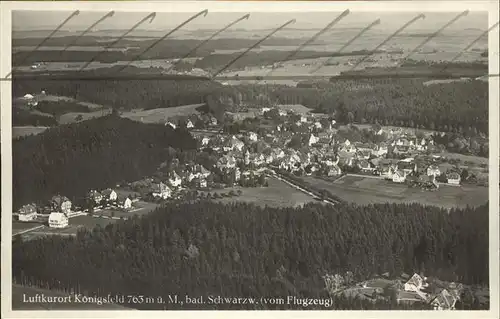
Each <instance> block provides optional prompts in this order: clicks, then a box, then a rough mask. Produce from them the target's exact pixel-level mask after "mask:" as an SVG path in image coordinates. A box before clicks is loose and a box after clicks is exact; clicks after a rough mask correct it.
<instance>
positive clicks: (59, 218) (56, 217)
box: [49, 212, 69, 228]
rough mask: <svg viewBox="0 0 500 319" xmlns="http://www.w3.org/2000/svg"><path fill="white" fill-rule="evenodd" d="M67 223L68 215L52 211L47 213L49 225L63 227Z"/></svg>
mask: <svg viewBox="0 0 500 319" xmlns="http://www.w3.org/2000/svg"><path fill="white" fill-rule="evenodd" d="M68 223H69V220H68V217H67V216H66V215H65V214H63V213H59V212H53V213H50V215H49V227H52V228H64V227H67V226H68Z"/></svg>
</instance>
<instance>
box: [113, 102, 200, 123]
mask: <svg viewBox="0 0 500 319" xmlns="http://www.w3.org/2000/svg"><path fill="white" fill-rule="evenodd" d="M202 105H203V104H190V105H182V106H175V107H168V108H158V109H151V110H132V111H129V112H124V113H122V115H121V116H122V117H125V118H128V119H131V120H134V121H138V122H143V123H165V122H166V121H167V120H168V119H170V118H173V117H178V116H189V115H192V114H196V113H198V111H197V108H199V107H200V106H202Z"/></svg>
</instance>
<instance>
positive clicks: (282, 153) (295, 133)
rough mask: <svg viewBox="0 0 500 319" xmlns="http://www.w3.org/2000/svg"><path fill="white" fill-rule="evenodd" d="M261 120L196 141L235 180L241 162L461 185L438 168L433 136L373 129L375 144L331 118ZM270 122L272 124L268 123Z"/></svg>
mask: <svg viewBox="0 0 500 319" xmlns="http://www.w3.org/2000/svg"><path fill="white" fill-rule="evenodd" d="M257 119H260V120H262V121H263V122H264V121H265V122H266V125H262V127H258V129H255V131H252V130H245V129H243V130H240V132H239V133H237V134H229V136H224V135H222V134H217V135H216V136H213V135H211V134H206V135H200V136H199V137H198V139H199V143H200V145H201V147H202V148H210V149H212V150H214V151H216V152H217V153H218V154H219V155H220V156H221V157H220V160H219V163H218V166H219V167H220V168H221V169H223V170H225V171H227V172H233V173H234V175H235V177H236V179H238V178H239V176H240V175H241V172H239V169H238V163H239V162H242V161H243V162H244V163H245V164H246V165H247V166H249V167H251V168H252V169H253V170H254V171H255V170H256V171H259V170H260V171H265V168H266V167H267V168H272V169H279V170H283V171H287V172H290V173H293V174H296V175H316V176H323V177H338V176H341V175H342V174H345V173H357V174H365V175H376V176H380V178H384V179H387V180H391V181H392V182H394V183H407V184H409V185H412V186H419V187H422V188H424V189H437V188H439V184H440V183H448V184H452V185H460V183H461V172H460V170H459V169H456V168H448V169H446V171H441V169H440V168H439V162H438V160H437V158H438V157H437V156H433V155H432V153H433V151H434V150H436V149H437V148H436V147H435V145H434V141H433V139H432V137H430V136H420V137H417V136H416V134H415V133H410V132H406V131H404V130H402V129H389V130H384V129H382V128H381V127H377V126H373V127H372V128H371V129H369V130H368V133H369V135H370V137H372V139H373V140H372V141H366V139H365V140H364V141H361V139H360V138H359V134H351V135H353V138H349V136H348V135H350V133H349V130H350V128H347V129H343V130H339V129H338V127H337V125H336V121H335V120H334V119H332V118H328V117H327V116H324V115H318V114H297V113H294V112H292V111H288V112H287V111H284V110H282V109H279V108H270V107H266V108H263V109H262V113H261V115H260V116H258V117H257ZM269 120H271V123H273V125H268V124H269ZM263 127H264V128H263ZM352 130H354V129H352ZM356 135H358V136H356Z"/></svg>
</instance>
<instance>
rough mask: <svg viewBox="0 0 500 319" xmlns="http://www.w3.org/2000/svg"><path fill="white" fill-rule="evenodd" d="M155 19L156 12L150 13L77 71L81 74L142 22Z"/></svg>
mask: <svg viewBox="0 0 500 319" xmlns="http://www.w3.org/2000/svg"><path fill="white" fill-rule="evenodd" d="M155 17H156V12H151V13H150V14H148V15H147V16H146V17H144V18H142V19H141V20H140V21H139V22H137V23H136V24H134V25H133V26H132V27H131V28H130V29H128V30H127V31H126V32H125V33H124V34H122V35H121V36H120V37H119V38H118V39H116V40H115V41H113V42H111V43H110V44H108V45H107V46H106V47H105V48H104V50H102V51H99V52H98V53H97V54H96V55H95V56H94V57H92V59H90V60H89V61H87V63H85V64H84V65H83V66H82V67H81V68H80V69H79V70H78V72H81V71H83V69H85V68H86V67H88V66H89V65H90V64H91V63H92V62H94V61H95V60H96V59H97V58H98V57H99V56H100V55H101V54H103V53H104V52H107V51H108V50H109V49H110V48H112V47H113V46H114V45H115V44H117V43H118V42H119V41H121V40H122V39H123V38H125V37H126V36H127V35H129V34H130V33H131V32H132V31H134V30H135V29H136V28H137V27H139V26H140V25H141V24H143V23H144V22H146V21H147V20H149V23H151V22H153V20H154V18H155Z"/></svg>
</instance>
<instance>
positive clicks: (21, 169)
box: [12, 114, 196, 208]
mask: <svg viewBox="0 0 500 319" xmlns="http://www.w3.org/2000/svg"><path fill="white" fill-rule="evenodd" d="M195 147H196V142H195V141H194V139H193V138H192V137H191V135H190V134H189V133H188V132H186V131H181V130H173V129H172V128H170V127H169V126H164V125H154V124H148V125H146V124H142V123H138V122H134V121H132V120H128V119H123V118H120V117H119V116H118V115H117V114H111V115H109V116H105V117H101V118H97V119H92V120H88V121H84V122H81V123H76V124H70V125H63V126H58V127H54V128H51V129H48V130H46V131H45V132H43V133H41V134H38V135H36V136H28V137H22V138H19V139H16V140H14V141H13V142H12V152H13V158H14V159H15V160H14V161H13V162H14V164H13V165H14V167H13V201H14V202H13V204H14V208H16V207H19V206H21V205H23V204H26V203H30V202H39V201H44V200H47V199H49V198H50V197H52V196H53V195H54V194H58V193H61V194H64V195H65V196H67V197H69V198H70V199H75V197H76V196H83V195H84V194H85V193H86V192H87V191H88V190H90V189H100V188H106V187H109V186H110V185H115V184H116V183H121V182H124V181H132V180H137V179H140V178H142V177H144V176H147V175H150V174H152V173H154V172H155V170H156V168H157V167H158V166H159V164H161V163H163V162H166V161H169V160H170V159H171V154H172V148H173V149H193V148H195Z"/></svg>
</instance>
